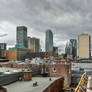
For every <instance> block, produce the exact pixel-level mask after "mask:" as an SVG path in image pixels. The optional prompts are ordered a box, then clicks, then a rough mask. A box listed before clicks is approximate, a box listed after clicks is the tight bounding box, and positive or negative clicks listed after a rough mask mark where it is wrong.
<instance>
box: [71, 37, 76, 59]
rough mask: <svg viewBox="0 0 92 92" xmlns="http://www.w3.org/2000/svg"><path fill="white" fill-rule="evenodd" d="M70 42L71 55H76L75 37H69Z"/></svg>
mask: <svg viewBox="0 0 92 92" xmlns="http://www.w3.org/2000/svg"><path fill="white" fill-rule="evenodd" d="M70 42H71V44H72V56H73V57H75V56H77V40H76V39H70Z"/></svg>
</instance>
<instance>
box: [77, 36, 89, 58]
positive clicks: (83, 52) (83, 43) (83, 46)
mask: <svg viewBox="0 0 92 92" xmlns="http://www.w3.org/2000/svg"><path fill="white" fill-rule="evenodd" d="M90 50H91V37H90V36H89V35H88V34H80V35H79V37H78V54H79V58H90V56H91V51H90Z"/></svg>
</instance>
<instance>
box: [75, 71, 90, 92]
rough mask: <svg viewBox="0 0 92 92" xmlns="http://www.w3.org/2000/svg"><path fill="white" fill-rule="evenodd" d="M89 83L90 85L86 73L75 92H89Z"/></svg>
mask: <svg viewBox="0 0 92 92" xmlns="http://www.w3.org/2000/svg"><path fill="white" fill-rule="evenodd" d="M87 83H88V77H87V73H86V72H85V73H84V74H83V75H82V77H81V79H80V82H79V84H78V86H77V88H76V89H75V92H86V91H87Z"/></svg>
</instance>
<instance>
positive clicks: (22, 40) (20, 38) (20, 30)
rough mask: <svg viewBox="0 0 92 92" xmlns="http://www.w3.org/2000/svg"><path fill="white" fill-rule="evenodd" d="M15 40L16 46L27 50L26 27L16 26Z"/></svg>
mask: <svg viewBox="0 0 92 92" xmlns="http://www.w3.org/2000/svg"><path fill="white" fill-rule="evenodd" d="M16 38H17V45H23V46H24V47H25V48H27V47H28V40H27V27H25V26H18V27H17V37H16Z"/></svg>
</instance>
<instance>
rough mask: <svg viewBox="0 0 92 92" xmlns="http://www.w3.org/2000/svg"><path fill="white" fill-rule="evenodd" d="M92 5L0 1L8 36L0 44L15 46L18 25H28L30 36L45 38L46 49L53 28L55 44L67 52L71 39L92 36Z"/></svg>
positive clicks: (0, 19)
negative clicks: (50, 30)
mask: <svg viewBox="0 0 92 92" xmlns="http://www.w3.org/2000/svg"><path fill="white" fill-rule="evenodd" d="M36 4H38V5H36ZM91 5H92V1H91V0H90V1H86V0H76V1H75V0H70V1H69V0H55V1H52V0H44V1H43V0H30V1H26V0H9V1H7V0H0V8H1V9H2V10H1V15H0V32H1V34H8V35H7V36H6V37H3V39H2V38H0V42H1V43H3V42H4V43H6V42H7V43H8V46H12V45H14V44H15V42H16V26H19V25H24V26H27V27H28V36H31V37H37V38H39V39H41V47H42V49H43V50H44V49H45V30H46V29H52V30H53V33H54V45H55V46H58V47H59V49H60V52H64V47H65V44H66V41H67V40H68V39H71V38H74V39H77V37H78V35H79V34H81V33H88V34H92V26H91V25H92V17H91V16H92V11H91V7H92V6H91ZM16 6H17V7H16ZM39 10H40V11H39ZM6 15H7V16H6ZM75 17H76V18H75ZM91 36H92V35H91Z"/></svg>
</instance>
